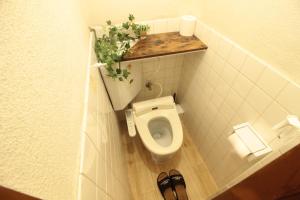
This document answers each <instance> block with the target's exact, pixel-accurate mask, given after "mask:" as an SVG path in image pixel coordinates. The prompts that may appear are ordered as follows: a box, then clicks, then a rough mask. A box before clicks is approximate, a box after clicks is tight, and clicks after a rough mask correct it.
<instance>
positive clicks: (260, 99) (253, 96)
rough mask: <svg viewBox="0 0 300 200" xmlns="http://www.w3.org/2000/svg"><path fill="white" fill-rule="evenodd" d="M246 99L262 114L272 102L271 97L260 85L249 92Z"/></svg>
mask: <svg viewBox="0 0 300 200" xmlns="http://www.w3.org/2000/svg"><path fill="white" fill-rule="evenodd" d="M246 101H247V102H248V103H249V104H250V105H251V106H252V107H253V108H254V109H255V110H256V111H257V112H258V113H260V114H262V113H263V112H264V111H265V109H266V108H267V106H269V105H270V104H271V103H272V99H271V97H269V96H268V95H267V94H265V93H264V92H263V91H262V90H261V89H259V88H258V87H254V88H253V89H252V90H251V92H250V93H249V95H248V97H247V98H246Z"/></svg>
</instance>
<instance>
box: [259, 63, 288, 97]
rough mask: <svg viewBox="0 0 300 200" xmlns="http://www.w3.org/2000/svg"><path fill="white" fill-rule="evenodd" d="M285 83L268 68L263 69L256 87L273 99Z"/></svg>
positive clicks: (285, 81)
mask: <svg viewBox="0 0 300 200" xmlns="http://www.w3.org/2000/svg"><path fill="white" fill-rule="evenodd" d="M287 83H288V82H287V80H285V79H284V78H283V77H282V76H281V75H280V74H279V73H277V72H275V71H274V70H272V69H271V68H269V67H267V68H266V69H265V71H264V72H263V73H262V75H261V77H260V78H259V80H258V81H257V85H258V86H259V87H260V88H262V89H263V90H264V91H265V92H266V93H268V94H269V95H270V96H271V97H273V98H275V97H276V96H277V95H278V93H279V92H280V91H281V90H282V89H283V87H284V86H285V85H286V84H287Z"/></svg>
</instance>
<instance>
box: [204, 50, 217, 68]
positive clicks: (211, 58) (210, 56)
mask: <svg viewBox="0 0 300 200" xmlns="http://www.w3.org/2000/svg"><path fill="white" fill-rule="evenodd" d="M215 57H216V53H215V52H214V51H213V50H211V49H208V50H206V51H205V52H204V56H203V61H204V62H206V63H207V64H208V65H209V66H212V65H213V64H214V62H215Z"/></svg>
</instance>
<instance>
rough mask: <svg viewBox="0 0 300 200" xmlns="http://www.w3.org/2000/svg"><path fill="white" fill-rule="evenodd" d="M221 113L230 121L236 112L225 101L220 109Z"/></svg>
mask: <svg viewBox="0 0 300 200" xmlns="http://www.w3.org/2000/svg"><path fill="white" fill-rule="evenodd" d="M219 113H220V114H221V115H223V116H224V118H225V119H226V120H227V121H228V122H229V121H230V120H231V119H232V117H233V115H234V113H235V112H234V111H233V109H232V108H231V107H230V106H229V105H228V104H227V103H223V104H222V106H221V107H220V109H219Z"/></svg>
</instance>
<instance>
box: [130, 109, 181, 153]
mask: <svg viewBox="0 0 300 200" xmlns="http://www.w3.org/2000/svg"><path fill="white" fill-rule="evenodd" d="M159 118H162V119H163V120H166V121H167V122H168V123H169V126H170V127H171V131H172V132H171V134H172V141H171V142H170V144H168V145H166V144H159V143H158V142H157V141H156V140H155V139H154V137H155V136H152V135H151V131H150V130H149V122H150V121H151V120H152V121H153V120H154V119H157V120H159ZM135 124H136V127H137V130H138V133H139V135H140V137H141V140H142V142H143V143H144V145H145V147H146V148H147V149H148V150H149V151H150V152H152V153H154V154H158V155H168V154H172V153H174V152H176V151H177V150H178V149H179V148H180V146H181V145H182V141H183V133H182V126H181V121H180V119H179V116H178V114H177V111H176V109H174V108H172V109H164V110H154V111H151V112H148V113H145V114H143V115H139V116H138V117H136V116H135Z"/></svg>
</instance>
